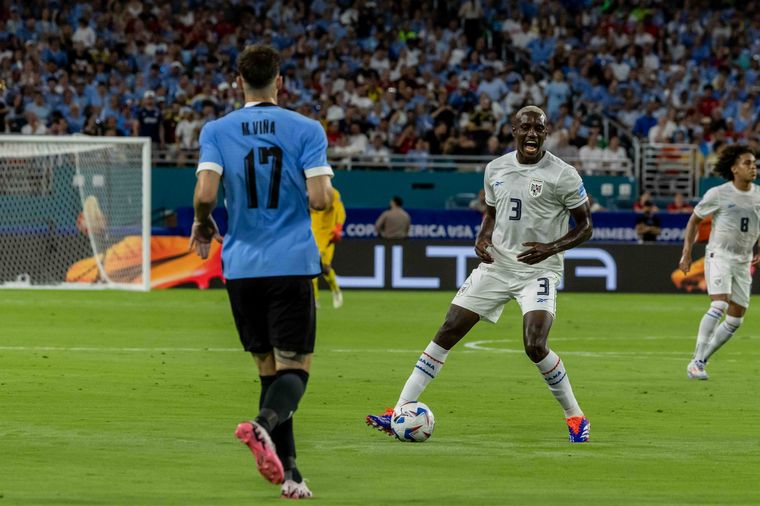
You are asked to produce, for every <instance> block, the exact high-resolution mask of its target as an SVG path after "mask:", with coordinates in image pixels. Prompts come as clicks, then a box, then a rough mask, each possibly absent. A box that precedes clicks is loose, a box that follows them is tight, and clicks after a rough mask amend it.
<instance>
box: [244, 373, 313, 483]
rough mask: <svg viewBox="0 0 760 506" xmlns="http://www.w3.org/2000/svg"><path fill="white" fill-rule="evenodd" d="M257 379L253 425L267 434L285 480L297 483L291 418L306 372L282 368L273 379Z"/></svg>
mask: <svg viewBox="0 0 760 506" xmlns="http://www.w3.org/2000/svg"><path fill="white" fill-rule="evenodd" d="M260 378H261V396H260V398H259V409H260V411H259V416H257V417H256V422H257V423H258V424H260V425H261V426H262V427H264V429H266V431H267V432H269V434H270V435H271V437H272V442H273V443H274V445H275V447H276V448H277V456H278V457H279V458H280V461H281V462H282V465H283V467H284V468H285V472H286V477H285V479H292V480H293V481H295V482H296V483H300V482H301V481H302V480H303V478H302V477H301V473H299V472H298V469H297V468H296V445H295V439H294V438H293V416H292V415H293V413H294V412H295V411H296V409H297V408H298V402H299V401H300V400H301V397H303V393H304V391H305V390H306V384H307V383H308V381H309V373H307V372H306V371H302V370H300V369H285V370H283V371H279V372H278V373H277V375H275V376H260ZM288 475H290V476H288Z"/></svg>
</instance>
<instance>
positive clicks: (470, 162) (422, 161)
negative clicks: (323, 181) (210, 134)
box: [153, 149, 634, 176]
mask: <svg viewBox="0 0 760 506" xmlns="http://www.w3.org/2000/svg"><path fill="white" fill-rule="evenodd" d="M494 158H495V157H494V156H492V155H422V156H420V155H408V154H407V155H399V154H389V155H356V156H329V155H328V161H329V162H330V165H331V166H332V167H333V168H334V169H336V170H388V171H405V172H426V171H430V172H483V171H484V170H485V168H486V165H488V163H489V162H490V161H492V160H493V159H494ZM563 160H565V162H567V163H569V164H570V165H572V166H574V167H576V168H577V169H579V170H580V171H581V173H582V174H584V175H593V176H600V175H610V176H633V175H634V165H633V162H632V161H631V160H630V159H624V160H614V161H611V160H606V159H603V158H599V159H586V160H581V159H580V158H579V157H563ZM197 162H198V153H197V151H196V152H190V151H187V152H186V153H184V155H183V156H182V157H180V156H178V153H177V151H176V150H171V149H155V150H154V156H153V164H154V165H155V166H171V167H177V166H194V165H196V164H197Z"/></svg>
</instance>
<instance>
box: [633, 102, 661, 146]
mask: <svg viewBox="0 0 760 506" xmlns="http://www.w3.org/2000/svg"><path fill="white" fill-rule="evenodd" d="M656 110H657V102H654V101H652V102H648V103H647V110H646V113H644V115H643V116H640V117H639V119H637V120H636V123H635V124H634V125H633V134H634V135H636V136H637V137H640V138H643V139H646V138H647V136H648V135H649V129H650V128H652V127H653V126H655V125H656V124H657V118H655V117H654V112H655V111H656Z"/></svg>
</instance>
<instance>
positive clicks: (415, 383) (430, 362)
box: [396, 341, 449, 407]
mask: <svg viewBox="0 0 760 506" xmlns="http://www.w3.org/2000/svg"><path fill="white" fill-rule="evenodd" d="M448 354H449V350H447V349H444V348H442V347H440V346H438V345H437V344H435V343H434V342H432V341H430V344H428V346H427V348H425V351H423V352H422V355H420V358H419V359H418V360H417V363H416V364H415V366H414V369H412V374H411V375H409V379H408V380H406V384H405V385H404V388H403V389H402V390H401V395H400V397H399V399H398V402H397V403H396V407H399V406H401V405H402V404H406V403H407V402H412V401H416V400H418V399H419V397H420V395H422V392H423V391H424V390H425V387H427V385H428V383H430V381H431V380H432V379H434V378H435V377H436V376H437V375H438V372H439V371H440V370H441V368H442V367H443V363H444V362H445V361H446V356H448Z"/></svg>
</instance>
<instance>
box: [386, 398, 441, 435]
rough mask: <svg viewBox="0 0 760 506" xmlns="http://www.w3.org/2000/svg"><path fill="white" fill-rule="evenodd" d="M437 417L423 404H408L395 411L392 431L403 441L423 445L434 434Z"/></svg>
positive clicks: (392, 418)
mask: <svg viewBox="0 0 760 506" xmlns="http://www.w3.org/2000/svg"><path fill="white" fill-rule="evenodd" d="M434 428H435V417H433V412H432V411H431V410H430V408H429V407H428V406H427V404H424V403H422V402H407V403H406V404H402V405H401V406H399V407H398V408H397V409H396V410H394V411H393V416H392V417H391V430H392V431H393V433H394V434H395V435H396V437H397V438H398V439H400V440H401V441H409V442H412V443H421V442H423V441H427V439H428V438H429V437H430V436H431V435H432V434H433V429H434Z"/></svg>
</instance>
